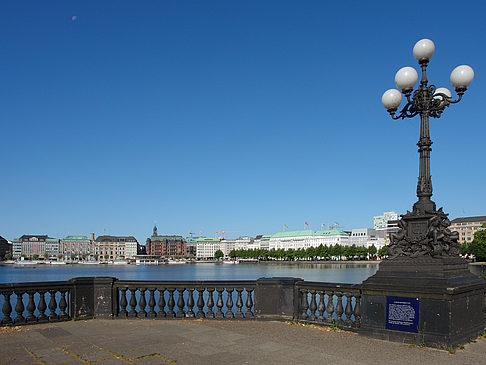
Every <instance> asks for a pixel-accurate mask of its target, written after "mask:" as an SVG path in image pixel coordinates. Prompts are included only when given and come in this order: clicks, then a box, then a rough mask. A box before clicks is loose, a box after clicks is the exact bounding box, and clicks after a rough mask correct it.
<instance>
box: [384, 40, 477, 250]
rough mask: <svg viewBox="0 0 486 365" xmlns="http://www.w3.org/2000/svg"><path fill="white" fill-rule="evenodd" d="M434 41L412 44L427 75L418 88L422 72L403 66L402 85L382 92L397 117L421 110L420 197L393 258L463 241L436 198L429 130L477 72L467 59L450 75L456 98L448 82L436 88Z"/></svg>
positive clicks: (394, 239)
mask: <svg viewBox="0 0 486 365" xmlns="http://www.w3.org/2000/svg"><path fill="white" fill-rule="evenodd" d="M434 51H435V45H434V42H432V41H431V40H430V39H422V40H420V41H418V42H417V43H416V44H415V46H414V47H413V56H414V57H415V59H416V60H417V61H418V63H419V65H420V67H421V71H422V75H421V76H422V78H421V81H420V84H419V85H418V87H417V88H416V90H415V91H414V90H413V88H414V86H415V84H416V83H417V81H418V73H417V71H416V70H415V68H413V67H403V68H401V69H400V70H398V72H397V73H396V75H395V85H396V86H397V88H398V89H400V90H401V92H400V91H399V90H397V89H389V90H387V91H385V93H384V94H383V96H382V98H381V102H382V104H383V106H384V107H385V108H386V109H387V110H388V112H389V113H390V115H391V117H392V118H393V119H405V118H413V117H415V116H416V115H420V139H419V141H418V143H417V146H418V147H419V149H418V152H419V155H420V159H419V177H418V182H417V197H418V201H417V202H416V203H415V204H414V206H413V211H412V212H407V214H405V215H401V220H400V222H399V226H400V230H399V232H398V233H396V234H392V235H391V237H390V238H391V244H390V246H389V248H388V253H389V255H390V257H391V258H396V257H403V256H409V257H418V256H432V257H437V256H458V255H459V244H458V243H457V239H458V234H457V232H451V231H450V230H449V229H448V226H449V225H450V221H449V220H448V219H447V214H445V213H444V212H443V211H442V208H440V209H439V210H436V205H435V203H434V202H433V201H432V200H431V196H432V179H431V175H430V151H431V150H432V149H431V148H430V146H431V145H432V141H431V139H430V134H429V118H430V117H432V118H440V116H441V115H442V113H443V112H444V110H445V108H447V107H449V105H451V104H455V103H458V102H459V101H461V99H462V96H463V95H464V92H465V91H466V90H467V87H468V86H469V84H470V83H471V82H472V80H473V78H474V71H473V69H472V68H471V67H469V66H467V65H461V66H458V67H456V68H455V69H454V70H453V71H452V72H451V76H450V82H451V84H452V86H453V87H454V88H455V91H456V93H457V99H456V100H452V94H451V92H450V91H449V90H448V89H447V88H444V87H440V88H436V87H435V85H432V84H431V85H429V84H428V80H427V66H428V64H429V60H430V58H431V57H432V55H433V54H434ZM402 94H403V95H404V96H405V98H406V100H407V103H406V104H405V106H404V107H403V108H402V110H401V111H400V112H399V113H398V114H396V113H397V110H398V107H399V106H400V104H401V103H402Z"/></svg>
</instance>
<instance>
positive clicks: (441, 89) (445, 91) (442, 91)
mask: <svg viewBox="0 0 486 365" xmlns="http://www.w3.org/2000/svg"><path fill="white" fill-rule="evenodd" d="M435 94H445V95H447V98H448V99H450V98H451V97H452V94H451V92H450V91H449V89H448V88H445V87H439V88H438V89H436V90H435V92H434V95H435ZM434 99H436V100H441V103H440V105H442V106H444V105H445V104H446V101H445V100H444V99H442V96H438V95H437V96H434Z"/></svg>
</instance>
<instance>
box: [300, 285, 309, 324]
mask: <svg viewBox="0 0 486 365" xmlns="http://www.w3.org/2000/svg"><path fill="white" fill-rule="evenodd" d="M300 295H301V312H300V319H304V320H305V319H307V317H308V315H307V309H309V303H308V301H307V290H305V289H302V290H301V291H300Z"/></svg>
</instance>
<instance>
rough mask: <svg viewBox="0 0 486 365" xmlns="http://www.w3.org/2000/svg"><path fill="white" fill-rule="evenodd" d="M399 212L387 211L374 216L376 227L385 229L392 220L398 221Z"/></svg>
mask: <svg viewBox="0 0 486 365" xmlns="http://www.w3.org/2000/svg"><path fill="white" fill-rule="evenodd" d="M397 220H398V214H397V213H395V212H385V213H383V215H377V216H375V217H373V228H374V229H385V228H387V227H388V225H389V222H390V221H397Z"/></svg>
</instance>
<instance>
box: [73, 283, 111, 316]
mask: <svg viewBox="0 0 486 365" xmlns="http://www.w3.org/2000/svg"><path fill="white" fill-rule="evenodd" d="M115 281H116V278H110V277H99V278H96V277H95V278H93V277H86V278H74V279H71V280H70V282H71V283H72V284H73V290H72V291H71V295H70V300H71V308H72V313H71V315H72V317H73V318H74V319H91V318H112V316H113V315H112V313H113V312H114V307H113V306H114V302H113V298H114V293H113V283H114V282H115Z"/></svg>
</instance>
